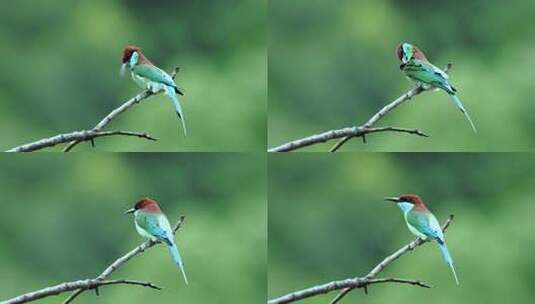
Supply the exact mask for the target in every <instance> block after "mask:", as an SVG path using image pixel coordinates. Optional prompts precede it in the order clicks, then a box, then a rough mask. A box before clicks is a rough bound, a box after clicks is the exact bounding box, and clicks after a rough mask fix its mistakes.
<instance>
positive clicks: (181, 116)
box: [165, 86, 188, 136]
mask: <svg viewBox="0 0 535 304" xmlns="http://www.w3.org/2000/svg"><path fill="white" fill-rule="evenodd" d="M165 94H166V95H167V96H169V98H171V101H173V104H174V105H175V111H176V114H177V115H178V118H179V119H180V121H182V129H183V130H184V135H185V136H187V133H188V132H187V130H186V119H185V117H184V114H183V113H182V106H180V101H179V100H178V96H177V95H176V93H175V88H173V87H170V86H166V87H165Z"/></svg>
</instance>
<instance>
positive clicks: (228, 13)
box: [0, 0, 267, 151]
mask: <svg viewBox="0 0 535 304" xmlns="http://www.w3.org/2000/svg"><path fill="white" fill-rule="evenodd" d="M266 10H267V5H266V3H265V1H252V0H239V1H216V0H210V1H202V3H201V2H195V1H106V0H96V1H66V0H63V1H33V0H21V1H15V2H13V3H9V4H7V3H3V4H0V53H1V54H2V56H3V60H2V61H0V70H2V71H4V73H2V74H1V75H0V84H1V89H0V104H1V105H2V111H1V113H0V129H2V134H3V136H2V149H3V150H6V149H8V148H11V147H14V146H16V145H19V144H22V143H26V142H30V141H33V140H37V139H40V138H44V137H49V136H53V135H56V134H59V133H66V132H71V131H75V130H80V129H87V128H91V127H93V126H94V125H95V124H96V123H98V121H100V119H102V118H103V117H104V116H105V115H106V114H108V113H109V112H110V111H111V110H113V109H114V108H116V107H118V106H119V105H120V104H122V103H123V102H125V101H126V100H128V99H129V98H131V97H133V96H134V95H135V94H137V93H138V92H140V89H139V88H138V87H137V86H136V84H135V83H134V82H133V81H132V79H131V78H130V76H128V77H124V78H121V77H120V75H119V68H120V65H121V51H122V49H123V47H125V46H126V45H128V44H135V45H139V46H140V47H141V48H142V49H143V50H144V52H145V54H146V55H147V57H148V58H150V59H151V61H152V62H154V63H155V64H156V65H158V66H159V67H160V68H162V69H164V70H166V71H168V72H171V71H172V70H173V69H174V67H175V66H180V67H181V72H180V73H179V75H178V78H177V82H178V83H179V84H180V86H182V87H183V88H184V90H185V94H186V96H184V97H183V98H182V100H183V107H184V112H185V116H186V119H187V122H188V131H189V136H188V137H187V138H184V137H183V135H181V134H180V133H179V130H178V127H179V122H178V121H177V117H176V115H175V113H174V107H173V105H172V104H171V101H169V100H168V98H167V97H165V96H156V97H151V98H150V100H148V101H147V102H144V103H143V104H141V105H139V106H136V107H135V108H134V109H131V110H129V111H128V112H127V113H125V114H123V115H121V116H120V117H119V119H118V120H117V121H114V122H113V123H112V124H111V125H110V126H109V129H110V130H117V129H120V130H130V131H141V132H147V133H149V134H151V135H153V136H154V137H157V138H159V139H160V140H159V141H158V142H146V141H144V140H140V139H137V138H126V137H123V138H105V139H98V140H97V149H98V150H101V151H102V150H105V151H132V150H134V151H252V150H255V151H260V150H265V143H266V132H265V129H266V126H265V125H266V123H265V117H266V111H265V110H266V102H267V100H266V96H267V88H266V82H267V79H266V78H267V63H266V57H267V54H266V50H265V45H266V25H267V20H266ZM244 12H247V13H246V14H245V13H244ZM77 149H85V150H88V149H89V145H87V144H85V145H82V147H80V148H77Z"/></svg>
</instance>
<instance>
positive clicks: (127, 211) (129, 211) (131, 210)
mask: <svg viewBox="0 0 535 304" xmlns="http://www.w3.org/2000/svg"><path fill="white" fill-rule="evenodd" d="M134 212H136V209H134V208H132V209H128V210H126V211H125V212H124V215H127V214H130V213H134Z"/></svg>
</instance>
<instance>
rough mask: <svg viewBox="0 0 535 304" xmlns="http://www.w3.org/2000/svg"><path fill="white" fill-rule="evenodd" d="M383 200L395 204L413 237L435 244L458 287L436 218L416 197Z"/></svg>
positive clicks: (407, 196)
mask: <svg viewBox="0 0 535 304" xmlns="http://www.w3.org/2000/svg"><path fill="white" fill-rule="evenodd" d="M385 200H387V201H392V202H395V203H397V205H398V207H399V208H400V209H401V211H402V212H403V216H404V217H405V222H406V223H407V227H409V230H410V231H411V232H412V233H413V234H414V235H416V236H417V237H420V238H422V239H424V240H435V241H436V242H437V244H438V247H439V248H440V252H441V253H442V257H443V258H444V261H445V262H446V264H447V265H448V267H449V268H450V269H451V271H452V272H453V276H454V277H455V282H456V283H457V285H459V280H458V279H457V274H456V273H455V268H453V260H452V259H451V256H450V253H449V251H448V247H446V240H445V239H444V234H443V233H442V228H441V227H440V224H439V223H438V221H437V219H436V217H435V216H434V215H433V214H432V213H431V211H429V209H427V207H426V206H425V204H424V202H423V201H422V199H421V198H420V197H419V196H418V195H414V194H406V195H402V196H400V197H386V198H385Z"/></svg>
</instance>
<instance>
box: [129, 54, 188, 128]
mask: <svg viewBox="0 0 535 304" xmlns="http://www.w3.org/2000/svg"><path fill="white" fill-rule="evenodd" d="M126 68H128V69H129V70H130V72H131V74H132V79H134V81H135V82H136V83H137V84H138V85H139V86H140V87H141V88H142V89H148V90H150V91H152V92H153V93H157V92H160V91H164V92H165V94H166V95H167V96H169V98H171V101H172V102H173V104H174V106H175V111H176V114H177V115H178V118H179V119H180V120H181V121H182V129H183V130H184V135H186V133H187V132H186V120H185V118H184V113H183V112H182V107H181V106H180V101H179V100H178V96H177V94H180V95H184V93H183V92H182V90H181V89H180V88H179V87H178V86H177V85H176V84H175V81H174V80H173V78H172V77H171V76H169V74H167V73H166V72H165V71H163V70H162V69H160V68H158V67H157V66H155V65H154V64H152V62H150V61H149V60H148V59H147V57H145V55H143V53H142V52H141V49H140V48H139V47H137V46H127V47H125V48H124V50H123V65H122V66H121V74H124V71H125V69H126Z"/></svg>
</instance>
